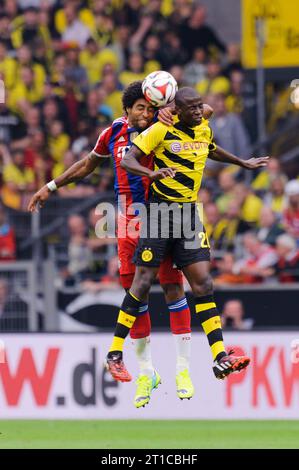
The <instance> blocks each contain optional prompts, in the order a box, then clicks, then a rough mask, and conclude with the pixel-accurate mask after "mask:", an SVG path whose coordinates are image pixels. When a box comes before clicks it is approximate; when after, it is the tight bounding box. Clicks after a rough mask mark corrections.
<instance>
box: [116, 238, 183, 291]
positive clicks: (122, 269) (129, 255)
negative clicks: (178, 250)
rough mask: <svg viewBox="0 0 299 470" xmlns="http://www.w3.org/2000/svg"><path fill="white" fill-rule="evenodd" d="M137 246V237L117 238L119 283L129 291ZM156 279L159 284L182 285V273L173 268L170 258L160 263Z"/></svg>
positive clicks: (133, 272)
mask: <svg viewBox="0 0 299 470" xmlns="http://www.w3.org/2000/svg"><path fill="white" fill-rule="evenodd" d="M137 245H138V237H134V238H131V237H129V236H128V235H127V236H126V238H118V259H119V273H120V283H121V285H122V287H123V288H124V289H129V288H130V287H131V285H132V282H133V279H134V274H135V264H134V263H133V262H132V260H133V256H134V253H135V250H136V248H137ZM158 278H159V281H160V284H180V285H182V284H183V275H182V272H181V271H180V270H179V269H177V268H174V267H173V261H172V258H171V256H170V255H169V256H167V257H166V258H165V259H164V260H163V261H162V263H161V265H160V268H159V272H158Z"/></svg>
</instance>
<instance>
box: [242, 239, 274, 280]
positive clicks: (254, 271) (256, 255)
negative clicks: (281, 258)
mask: <svg viewBox="0 0 299 470" xmlns="http://www.w3.org/2000/svg"><path fill="white" fill-rule="evenodd" d="M243 244H244V248H245V257H244V258H243V259H241V260H239V261H237V262H236V263H235V266H234V273H235V274H243V275H244V280H245V282H247V283H250V284H252V283H258V282H262V281H263V278H264V277H267V275H268V271H267V268H269V267H272V266H273V265H274V264H275V263H276V262H277V254H276V252H275V250H274V248H272V247H271V246H270V245H266V244H263V243H262V242H260V241H259V239H258V238H257V235H256V234H255V233H253V232H247V233H245V235H244V237H243Z"/></svg>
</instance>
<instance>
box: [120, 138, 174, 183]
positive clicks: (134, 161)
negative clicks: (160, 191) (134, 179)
mask: <svg viewBox="0 0 299 470" xmlns="http://www.w3.org/2000/svg"><path fill="white" fill-rule="evenodd" d="M143 155H144V153H143V152H142V150H140V149H139V148H138V147H137V146H136V145H134V144H133V145H132V147H131V148H130V150H129V151H128V152H127V153H126V154H125V156H124V157H123V159H122V161H121V163H120V166H121V167H122V168H124V169H125V170H127V171H128V172H129V173H133V174H134V175H139V176H147V177H148V178H150V179H152V180H160V179H163V178H167V177H171V178H173V177H174V176H175V169H174V168H161V169H160V170H157V171H152V170H150V169H149V168H146V167H145V166H143V165H141V164H140V163H139V161H138V159H139V158H141V157H142V156H143Z"/></svg>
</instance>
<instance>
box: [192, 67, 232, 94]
mask: <svg viewBox="0 0 299 470" xmlns="http://www.w3.org/2000/svg"><path fill="white" fill-rule="evenodd" d="M195 88H196V90H197V91H198V93H199V94H200V95H201V96H204V95H207V94H209V93H213V94H218V93H222V94H224V95H227V94H228V92H229V90H230V83H229V80H228V79H227V78H226V77H225V76H224V75H222V72H221V64H220V62H219V61H218V60H217V59H210V60H209V62H208V63H207V74H206V77H205V78H203V79H202V80H201V81H200V82H198V83H197V84H196V86H195Z"/></svg>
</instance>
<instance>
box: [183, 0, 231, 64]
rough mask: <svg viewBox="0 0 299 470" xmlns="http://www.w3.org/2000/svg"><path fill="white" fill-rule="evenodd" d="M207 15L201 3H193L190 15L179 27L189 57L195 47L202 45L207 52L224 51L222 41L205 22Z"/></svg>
mask: <svg viewBox="0 0 299 470" xmlns="http://www.w3.org/2000/svg"><path fill="white" fill-rule="evenodd" d="M206 17H207V11H206V8H205V7H204V6H202V5H198V6H197V5H195V6H194V8H193V11H192V12H191V15H190V16H189V17H188V18H187V19H186V20H185V22H184V23H183V24H182V25H181V27H180V38H181V42H182V44H184V45H187V44H188V47H186V46H185V47H186V49H187V52H188V54H189V58H191V57H192V55H193V52H194V49H195V48H196V47H202V48H203V49H204V50H205V51H206V53H207V54H213V55H215V53H217V51H221V52H225V50H226V48H225V45H224V44H223V42H222V41H221V40H220V39H219V38H218V36H217V35H216V33H215V32H214V31H213V29H212V28H211V27H210V26H208V25H207V24H205V22H206Z"/></svg>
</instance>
